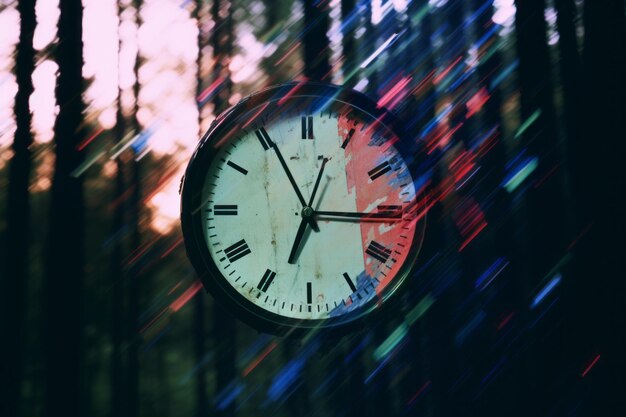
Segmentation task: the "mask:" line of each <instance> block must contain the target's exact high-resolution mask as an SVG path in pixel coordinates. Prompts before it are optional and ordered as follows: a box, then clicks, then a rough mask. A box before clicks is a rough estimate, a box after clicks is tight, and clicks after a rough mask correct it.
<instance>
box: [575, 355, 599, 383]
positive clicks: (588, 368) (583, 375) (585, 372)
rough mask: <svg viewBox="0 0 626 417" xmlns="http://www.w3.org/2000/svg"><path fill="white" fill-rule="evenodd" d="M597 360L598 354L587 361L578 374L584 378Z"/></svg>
mask: <svg viewBox="0 0 626 417" xmlns="http://www.w3.org/2000/svg"><path fill="white" fill-rule="evenodd" d="M599 360H600V355H597V356H596V357H595V358H593V360H592V361H591V362H590V363H589V365H587V367H586V368H585V370H584V371H583V372H582V374H580V376H581V377H582V378H584V377H585V376H586V375H587V374H588V373H589V371H591V368H593V367H594V366H595V364H596V363H598V361H599Z"/></svg>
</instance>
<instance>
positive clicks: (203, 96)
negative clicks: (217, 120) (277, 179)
mask: <svg viewBox="0 0 626 417" xmlns="http://www.w3.org/2000/svg"><path fill="white" fill-rule="evenodd" d="M224 81H225V80H224V78H222V77H219V78H217V79H216V80H215V81H213V82H212V83H211V85H209V86H208V87H207V88H205V89H204V91H202V92H201V93H200V94H199V95H198V97H197V100H198V103H201V104H203V105H204V104H205V103H206V101H207V99H208V98H209V96H211V95H212V94H213V93H214V92H219V87H221V86H222V84H223V83H224Z"/></svg>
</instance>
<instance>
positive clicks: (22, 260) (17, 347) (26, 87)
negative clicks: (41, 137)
mask: <svg viewBox="0 0 626 417" xmlns="http://www.w3.org/2000/svg"><path fill="white" fill-rule="evenodd" d="M17 8H18V11H19V13H20V37H19V43H18V45H17V53H16V58H15V76H16V79H17V86H18V90H17V94H16V95H15V108H14V109H15V110H14V112H15V121H16V124H17V128H16V130H15V138H14V141H13V152H14V155H13V158H12V160H11V165H10V168H9V187H8V192H7V229H6V241H5V244H6V262H5V264H4V267H3V268H2V270H3V272H2V275H3V279H2V281H0V295H1V298H0V302H1V306H2V307H1V308H2V310H1V311H2V313H1V317H0V320H2V321H1V323H2V326H0V330H1V331H2V334H4V335H10V337H7V338H6V340H5V341H4V342H3V343H2V344H1V346H2V347H0V353H1V355H0V357H2V358H5V360H3V361H2V365H0V370H2V372H0V374H2V377H1V385H0V387H1V389H0V414H2V415H6V416H15V417H19V416H20V415H21V412H20V403H21V400H22V393H21V388H22V373H23V353H22V352H23V351H24V334H25V329H24V320H25V312H26V292H27V282H28V276H29V268H28V262H29V259H28V253H29V252H28V243H29V237H30V233H31V226H30V201H29V195H28V185H29V183H30V180H29V179H30V170H31V162H30V156H31V152H30V150H29V147H30V145H31V144H32V142H33V136H32V133H31V120H32V116H31V112H30V106H29V99H30V96H31V94H32V92H33V81H32V74H33V70H34V65H35V63H34V61H35V51H34V49H33V33H34V31H35V25H36V20H35V0H20V1H19V2H18V4H17Z"/></svg>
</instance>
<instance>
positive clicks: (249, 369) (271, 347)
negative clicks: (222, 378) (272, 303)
mask: <svg viewBox="0 0 626 417" xmlns="http://www.w3.org/2000/svg"><path fill="white" fill-rule="evenodd" d="M276 346H278V344H277V343H276V342H272V343H271V344H270V345H269V346H268V347H266V348H265V350H264V351H263V352H261V354H260V355H259V356H258V357H257V358H256V359H255V360H254V361H253V362H251V363H250V365H248V366H247V367H246V369H244V370H243V372H242V373H241V375H242V376H248V374H249V373H250V372H252V370H253V369H254V368H256V367H257V366H258V365H259V364H260V363H261V361H263V359H265V357H266V356H267V355H269V354H270V352H271V351H273V350H274V348H276Z"/></svg>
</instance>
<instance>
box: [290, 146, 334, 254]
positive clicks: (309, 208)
mask: <svg viewBox="0 0 626 417" xmlns="http://www.w3.org/2000/svg"><path fill="white" fill-rule="evenodd" d="M327 162H328V158H324V160H323V161H322V166H321V167H320V171H319V173H318V174H317V179H316V180H315V185H314V186H313V192H312V193H311V199H310V200H309V204H307V205H306V206H304V208H303V209H302V220H301V221H300V226H298V231H297V232H296V238H295V239H294V241H293V245H292V246H291V252H290V253H289V260H288V262H289V263H290V264H295V263H296V254H297V253H298V247H299V246H300V242H301V241H302V237H303V236H304V231H305V230H306V225H307V223H308V224H311V223H310V221H311V220H312V219H313V216H314V215H315V210H313V202H314V201H315V194H317V189H318V187H319V185H320V181H321V180H322V174H323V173H324V167H325V166H326V163H327ZM311 227H313V226H312V225H311Z"/></svg>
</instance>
